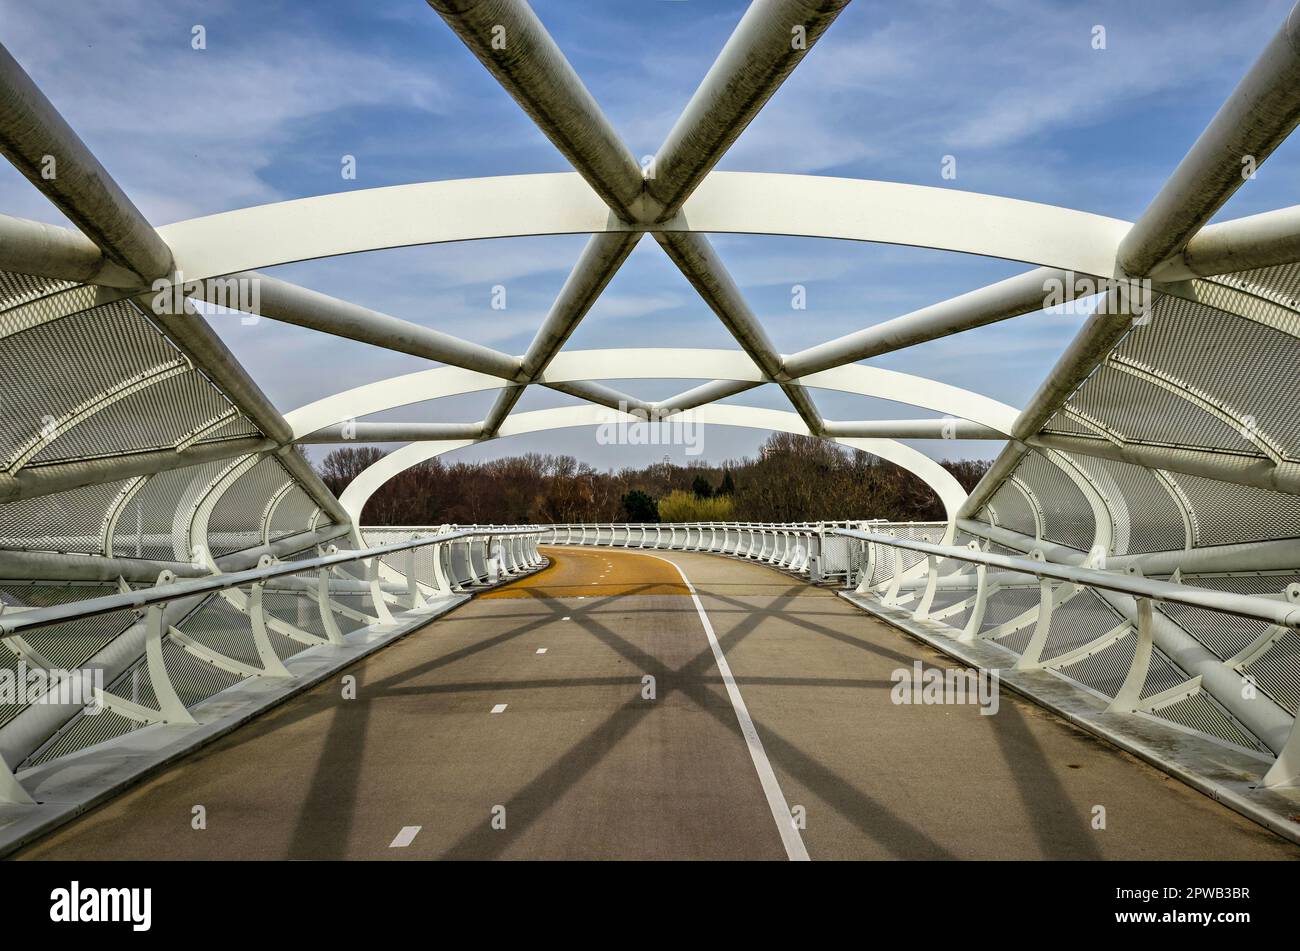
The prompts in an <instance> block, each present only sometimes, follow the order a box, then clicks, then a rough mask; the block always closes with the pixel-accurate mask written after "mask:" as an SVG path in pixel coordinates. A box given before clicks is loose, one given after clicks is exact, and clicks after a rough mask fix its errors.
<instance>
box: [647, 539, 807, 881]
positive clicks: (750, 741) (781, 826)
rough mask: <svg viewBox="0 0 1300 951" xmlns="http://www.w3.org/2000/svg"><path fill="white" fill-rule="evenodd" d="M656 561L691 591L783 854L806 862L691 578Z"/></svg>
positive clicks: (728, 666) (778, 786) (786, 804)
mask: <svg viewBox="0 0 1300 951" xmlns="http://www.w3.org/2000/svg"><path fill="white" fill-rule="evenodd" d="M650 557H651V558H659V556H658V555H650ZM659 560H660V561H667V562H668V564H670V565H672V566H673V567H674V568H676V569H677V573H678V574H679V575H681V577H682V582H683V583H684V584H685V585H686V590H687V591H689V592H690V593H691V600H692V601H693V602H694V603H695V611H696V613H697V614H699V616H700V623H701V624H702V625H703V626H704V633H705V636H707V637H708V639H709V647H710V648H712V650H713V660H714V661H715V662H716V663H717V665H718V673H719V674H720V675H721V676H722V683H723V685H724V686H725V687H726V688H727V698H728V699H729V700H731V708H732V709H733V710H734V711H735V712H736V720H737V722H739V724H740V732H741V733H742V734H744V737H745V745H746V746H747V747H749V758H750V759H751V760H753V761H754V770H755V771H756V772H757V773H758V781H759V784H760V785H761V786H762V787H763V795H764V796H765V797H767V807H768V809H770V810H771V812H772V818H773V819H774V820H775V821H776V831H777V832H779V833H780V835H781V843H782V844H783V845H784V846H785V854H786V856H787V857H788V858H789V859H790V861H792V862H807V861H808V860H809V859H808V849H807V848H806V847H805V846H804V844H803V836H801V835H800V834H799V830H798V829H797V828H795V824H794V820H793V818H791V815H790V805H789V803H787V802H786V799H785V793H783V792H782V791H781V784H780V783H779V782H777V779H776V773H775V772H774V771H773V769H772V763H771V762H770V761H769V760H768V758H767V751H766V750H764V749H763V741H762V739H760V738H759V735H758V729H757V728H756V727H755V726H754V721H753V719H751V718H750V716H749V708H748V707H746V706H745V699H744V697H742V696H741V695H740V688H739V687H738V686H736V678H735V677H733V676H732V674H731V665H730V664H728V663H727V658H726V656H725V655H724V654H723V653H722V645H721V644H719V643H718V636H717V635H716V634H715V633H713V625H712V624H711V623H710V622H709V616H708V615H707V614H705V613H704V605H703V604H701V603H700V596H699V595H698V594H696V593H695V585H693V584H691V579H690V578H688V577H686V572H684V571H682V566H681V565H679V564H677V562H675V561H668V559H667V558H659Z"/></svg>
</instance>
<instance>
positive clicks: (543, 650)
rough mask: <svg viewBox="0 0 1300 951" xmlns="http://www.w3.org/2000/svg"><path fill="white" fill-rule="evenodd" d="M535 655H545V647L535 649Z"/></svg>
mask: <svg viewBox="0 0 1300 951" xmlns="http://www.w3.org/2000/svg"><path fill="white" fill-rule="evenodd" d="M537 653H539V654H545V653H546V648H545V647H539V648H537Z"/></svg>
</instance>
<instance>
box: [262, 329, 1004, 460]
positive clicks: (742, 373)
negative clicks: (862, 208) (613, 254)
mask: <svg viewBox="0 0 1300 951" xmlns="http://www.w3.org/2000/svg"><path fill="white" fill-rule="evenodd" d="M702 377H710V378H711V377H717V378H719V379H727V380H738V381H745V382H752V383H763V382H764V379H763V374H762V372H761V371H760V370H759V369H758V367H756V366H755V365H754V362H753V361H752V360H751V359H750V358H749V357H748V356H747V355H746V354H745V353H744V351H741V350H706V349H681V350H674V349H659V348H627V349H616V350H579V351H567V352H561V353H559V354H557V355H556V357H555V359H554V360H553V361H552V362H551V365H550V366H549V367H548V368H547V370H546V373H545V374H544V375H543V376H542V378H541V380H540V382H543V383H570V382H577V381H588V380H618V379H629V380H631V379H643V380H653V379H696V378H702ZM799 382H800V383H802V384H804V385H806V386H812V387H816V388H819V389H828V390H838V391H840V392H843V393H852V394H855V395H858V396H870V397H876V398H879V399H886V400H892V401H894V402H897V403H906V404H908V405H911V406H917V407H921V408H923V409H930V410H934V411H936V412H940V413H946V414H948V415H951V416H955V417H958V418H961V419H968V420H970V421H971V422H975V423H980V424H981V425H984V426H988V427H990V428H992V429H996V430H997V431H998V432H1001V433H1009V432H1010V431H1011V427H1012V425H1013V424H1014V423H1015V420H1016V416H1017V415H1018V411H1017V410H1016V409H1015V408H1014V407H1011V406H1007V405H1006V404H1005V403H1000V402H998V401H997V400H993V399H989V398H988V397H985V396H981V395H979V394H978V393H972V392H970V391H969V390H964V389H961V388H960V387H956V386H950V385H949V384H947V383H940V382H938V381H936V380H930V379H927V378H926V377H919V376H913V375H912V374H910V373H901V372H899V371H897V370H885V369H881V368H880V367H869V366H859V365H851V366H843V367H836V368H834V369H831V370H823V371H821V372H820V373H814V374H811V375H809V376H806V377H803V378H801V379H800V381H799ZM502 385H504V381H503V380H501V379H500V378H498V377H494V376H489V375H488V374H486V373H478V372H476V371H474V370H462V369H459V368H457V367H438V368H436V369H433V370H417V371H416V372H414V373H407V374H404V375H402V376H395V377H390V378H388V379H386V380H379V381H376V382H374V383H367V384H364V385H362V386H358V387H355V388H353V389H351V390H345V391H343V392H341V393H335V394H334V395H332V396H327V397H325V398H324V399H321V400H317V401H316V402H314V403H308V404H307V405H306V406H301V407H299V408H298V409H296V410H293V411H292V412H290V413H286V414H285V420H286V421H287V422H288V423H289V425H290V427H291V428H292V429H293V434H294V437H295V438H296V439H301V438H302V437H304V436H308V435H310V434H311V433H314V432H317V431H318V430H321V429H324V428H325V427H327V426H334V425H337V424H338V423H341V422H344V421H346V420H352V419H358V418H360V417H362V416H369V415H370V414H372V413H378V412H382V411H383V410H389V409H395V408H397V407H399V406H409V405H411V404H412V403H420V402H423V401H425V400H432V399H439V398H441V397H444V396H459V395H462V394H465V393H474V392H479V391H481V390H489V389H495V388H497V387H500V386H502ZM702 409H703V407H702V408H700V409H696V410H694V412H696V413H697V414H698V413H699V412H701V410H702Z"/></svg>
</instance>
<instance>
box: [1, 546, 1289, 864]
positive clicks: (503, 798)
mask: <svg viewBox="0 0 1300 951" xmlns="http://www.w3.org/2000/svg"><path fill="white" fill-rule="evenodd" d="M547 554H548V555H549V556H550V557H551V559H552V561H553V563H552V565H551V566H550V567H548V568H547V569H545V570H544V571H542V572H539V573H538V574H536V575H533V576H532V577H529V578H525V579H523V580H521V581H519V582H517V583H515V584H513V585H511V586H509V587H507V588H503V589H499V590H497V591H495V592H493V593H490V594H488V595H486V596H481V597H479V598H476V599H475V600H473V601H471V602H469V603H467V604H465V605H464V606H462V607H460V608H459V609H457V610H456V611H454V612H452V613H451V614H449V615H447V616H445V617H444V618H442V619H440V620H437V621H434V622H432V623H431V624H429V625H428V626H427V627H425V628H424V629H422V630H420V631H418V632H416V633H414V634H412V635H410V636H408V637H406V638H404V639H403V640H401V641H399V642H397V643H396V644H394V645H392V646H391V647H388V648H386V649H385V650H383V651H381V652H379V653H377V654H375V655H372V656H371V657H370V658H368V659H366V660H364V661H362V662H360V663H358V664H356V665H354V666H353V667H351V668H349V669H347V670H346V671H342V672H340V673H339V674H338V675H337V676H336V677H335V678H334V679H333V680H332V681H330V682H328V683H325V684H322V685H320V686H319V687H317V688H315V689H313V690H310V691H307V692H305V693H303V694H301V695H299V696H298V697H296V698H294V699H293V700H291V701H289V702H287V703H286V704H284V705H282V706H281V707H279V708H277V709H275V710H273V711H271V712H269V713H268V714H266V715H265V716H263V717H261V718H260V719H258V720H256V721H254V722H252V723H250V724H248V725H246V726H244V727H242V728H241V729H239V730H237V731H235V732H234V733H232V734H230V735H229V736H227V737H225V738H224V739H222V740H220V741H218V742H216V743H214V744H212V745H211V746H208V747H206V748H204V749H202V750H199V751H197V752H195V753H194V754H193V755H191V756H189V757H188V758H186V759H185V760H183V761H181V762H180V763H178V764H176V765H175V766H173V767H171V768H169V769H168V770H166V771H165V772H162V773H160V774H159V775H157V776H155V777H154V778H152V779H150V780H148V781H146V782H145V783H143V784H141V785H140V786H138V787H135V788H134V789H132V790H130V791H128V792H127V793H125V794H123V795H122V796H120V797H118V798H117V799H115V800H113V801H112V802H110V803H108V804H106V805H104V806H102V807H100V808H98V809H96V810H94V811H92V812H90V813H88V814H87V815H85V816H83V817H81V818H79V819H78V820H76V821H75V822H73V823H71V824H69V825H68V826H65V827H63V828H62V829H60V830H57V831H56V832H54V833H53V834H51V835H50V836H48V837H46V838H45V839H44V840H42V841H41V842H39V843H37V844H35V845H33V846H31V847H29V848H28V849H27V850H26V851H25V852H24V853H22V855H21V856H20V857H22V858H60V859H100V858H114V859H116V858H192V859H206V858H274V859H283V858H293V859H340V858H394V859H431V858H453V859H491V858H506V859H526V858H560V859H566V858H570V859H578V858H596V859H614V858H627V859H633V858H635V859H687V858H689V859H771V860H786V859H789V858H802V857H803V856H805V855H806V856H808V857H810V858H812V859H849V858H870V859H888V858H909V859H913V858H928V859H950V858H1021V859H1034V858H1070V859H1149V858H1169V859H1175V858H1176V859H1194V858H1224V859H1239V858H1259V859H1287V858H1290V859H1295V858H1297V857H1300V849H1297V848H1296V847H1295V846H1293V845H1291V844H1290V843H1288V842H1286V841H1284V840H1283V839H1281V838H1279V837H1277V836H1274V835H1273V834H1271V833H1269V832H1266V831H1265V830H1263V829H1262V828H1260V827H1259V826H1257V825H1255V824H1254V823H1252V822H1249V821H1247V820H1246V819H1243V818H1241V817H1240V816H1238V815H1237V814H1236V813H1234V812H1232V811H1230V810H1228V809H1227V808H1225V807H1223V806H1221V805H1219V804H1218V803H1215V802H1214V801H1212V800H1211V799H1209V798H1208V797H1206V796H1204V795H1202V794H1201V793H1198V792H1196V791H1194V790H1192V789H1190V788H1188V787H1187V786H1184V785H1183V784H1181V783H1179V782H1177V781H1176V780H1173V779H1171V778H1169V777H1167V776H1166V775H1165V774H1163V773H1161V772H1159V771H1157V770H1155V769H1153V768H1151V767H1149V766H1147V765H1146V764H1144V763H1141V762H1140V761H1138V760H1136V759H1134V758H1133V757H1131V756H1128V755H1127V754H1124V753H1122V752H1119V751H1117V750H1115V749H1114V748H1112V747H1110V746H1108V745H1106V744H1104V743H1102V742H1101V741H1099V740H1097V739H1095V738H1093V737H1092V736H1091V735H1089V734H1087V733H1084V732H1083V731H1081V730H1078V729H1076V728H1074V727H1073V726H1071V725H1069V724H1067V723H1066V722H1064V721H1062V720H1061V719H1059V718H1057V717H1055V716H1054V715H1052V714H1050V713H1048V712H1047V711H1045V710H1043V709H1041V708H1039V707H1037V706H1035V705H1033V704H1032V703H1029V702H1027V701H1024V700H1021V699H1019V698H1018V697H1016V696H1015V695H1014V694H1012V693H1010V692H1009V691H1003V692H1002V694H1001V697H1000V705H999V709H998V712H997V713H996V715H993V716H983V715H981V714H980V712H979V707H978V706H976V705H962V706H958V705H947V706H902V705H895V704H894V703H892V702H891V700H890V688H891V687H892V686H893V683H892V682H891V680H890V675H891V673H892V672H893V671H895V670H896V669H898V668H910V667H911V666H912V664H913V662H914V661H917V660H920V661H922V662H923V663H924V664H926V665H928V666H938V667H950V666H952V665H951V662H949V661H947V660H946V659H945V658H944V657H943V656H942V655H940V654H938V653H937V652H935V651H933V650H931V649H929V648H928V647H925V646H924V645H921V644H920V643H918V642H916V641H913V640H912V639H910V638H908V637H907V636H906V635H904V634H902V633H901V632H899V631H897V630H896V629H894V628H892V627H890V626H888V625H886V624H884V623H883V622H880V621H878V620H875V619H873V618H871V617H869V616H867V615H865V614H863V613H862V612H860V611H858V610H857V609H855V608H854V607H853V606H852V605H850V604H848V603H846V602H845V601H843V600H842V599H840V598H838V597H836V596H835V595H834V594H833V592H831V591H828V590H824V589H818V588H814V587H811V586H808V585H806V584H803V583H801V582H798V581H795V580H793V579H791V578H789V577H787V576H785V575H782V574H780V573H779V572H777V571H774V570H772V569H769V568H766V567H762V566H758V565H753V564H746V563H743V562H738V561H735V560H732V559H725V558H721V557H717V556H710V555H700V554H688V553H670V554H669V555H667V556H663V557H656V556H653V555H648V554H637V553H631V552H624V551H618V550H601V549H588V550H574V549H549V550H547ZM664 557H670V558H671V562H669V561H666V560H664ZM677 566H680V568H681V569H682V571H684V572H685V576H686V578H688V579H689V582H690V584H691V585H693V587H694V589H696V590H697V591H698V602H697V600H696V598H695V597H693V596H692V593H691V588H690V587H688V585H687V584H686V583H684V580H683V576H682V575H681V574H679V572H678V567H677ZM720 659H721V663H720V662H719V661H720ZM345 674H347V675H352V676H355V677H356V679H357V685H358V686H357V697H356V698H355V699H344V698H343V696H342V693H343V691H342V687H341V684H342V678H343V676H344V675H345ZM198 805H201V806H203V807H204V811H205V813H206V829H201V830H199V829H194V828H193V827H192V826H193V824H192V816H193V810H194V807H195V806H198ZM1096 806H1102V807H1104V809H1105V828H1102V829H1098V828H1094V815H1095V807H1096Z"/></svg>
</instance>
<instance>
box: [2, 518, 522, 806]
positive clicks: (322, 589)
mask: <svg viewBox="0 0 1300 951" xmlns="http://www.w3.org/2000/svg"><path fill="white" fill-rule="evenodd" d="M362 531H363V532H364V533H365V535H366V536H369V537H371V538H372V539H374V538H375V537H376V536H380V537H381V538H382V540H383V541H384V542H386V543H384V544H377V545H371V546H370V547H365V548H357V549H348V550H342V551H340V550H338V548H337V547H335V546H333V545H331V546H329V548H328V549H327V550H324V551H323V553H322V554H320V555H318V556H316V557H311V558H299V559H293V560H289V561H277V560H276V559H275V558H274V557H273V556H272V555H270V554H263V555H262V556H261V557H260V558H259V560H258V563H257V567H255V568H250V569H246V570H242V571H229V572H222V571H220V570H219V569H218V568H217V567H216V565H215V563H209V564H208V565H206V566H205V567H207V568H208V570H210V571H212V572H213V573H212V574H209V575H203V576H200V577H186V578H177V576H176V574H175V573H174V572H173V571H171V570H164V571H162V572H161V573H160V574H159V575H158V577H157V579H156V581H155V582H154V583H153V584H152V585H151V586H145V587H138V588H132V587H131V586H130V585H129V584H128V583H127V582H126V581H124V580H119V589H120V590H119V592H118V593H117V594H110V595H104V596H100V597H91V598H85V599H82V600H72V601H66V602H64V603H59V604H51V605H45V606H40V607H13V606H11V605H0V640H2V641H3V642H4V643H5V644H6V645H7V646H8V647H10V648H11V649H13V651H14V652H15V653H16V654H17V655H18V656H19V657H21V658H22V659H23V661H24V663H26V664H27V665H28V666H29V668H30V669H32V670H37V671H40V673H41V675H42V679H43V682H45V683H47V684H48V693H47V694H46V695H45V697H44V698H43V699H42V700H41V701H40V702H48V703H54V702H63V700H61V699H60V698H65V699H67V698H73V700H72V701H70V702H78V703H80V704H81V705H83V706H84V708H85V710H93V711H94V712H95V713H101V712H103V711H107V713H108V714H110V715H116V716H117V717H118V718H121V719H124V720H127V721H133V722H134V723H136V724H138V725H145V724H153V723H158V724H195V723H196V720H195V718H194V716H193V714H192V713H191V712H190V708H191V707H192V706H193V705H194V703H195V702H198V701H199V700H203V699H207V697H208V696H211V692H203V693H202V694H200V695H199V696H197V697H195V696H193V692H192V691H191V690H188V689H187V687H188V686H189V685H188V684H187V683H185V682H182V681H179V680H178V674H177V671H178V670H183V668H182V667H178V665H177V664H176V662H175V657H176V653H177V651H178V650H179V651H183V652H185V653H186V654H188V655H189V656H190V657H191V658H192V659H193V660H196V661H198V662H200V663H201V664H203V665H210V667H211V668H215V669H217V670H219V671H222V672H224V674H226V675H229V676H230V677H232V678H233V680H235V681H238V680H242V679H245V678H250V677H256V678H272V679H282V680H290V681H291V680H292V679H293V674H292V673H291V672H290V671H289V669H288V668H287V667H286V666H285V664H284V660H285V659H286V656H285V655H286V654H288V653H292V652H294V649H291V650H289V651H286V650H285V649H284V647H283V645H284V644H286V643H288V642H289V641H294V642H297V645H298V646H297V647H296V650H298V651H300V650H302V649H304V645H305V646H317V645H324V644H332V645H336V646H337V645H342V644H345V643H347V641H346V640H345V635H344V632H343V630H342V628H343V627H346V628H348V630H355V629H356V628H357V627H358V626H365V625H368V624H376V623H381V624H392V623H394V622H395V621H396V620H398V619H397V618H394V616H393V611H394V610H396V611H398V612H401V611H405V610H412V611H413V610H418V609H420V608H422V607H424V606H425V598H426V597H435V598H436V597H441V596H449V595H452V594H453V593H456V592H460V591H464V590H466V589H467V588H468V587H471V586H474V585H484V584H492V583H496V582H498V581H503V580H506V579H508V578H510V577H513V576H516V575H519V574H522V573H525V572H528V571H531V570H532V569H535V568H537V567H538V566H540V565H541V564H542V563H543V562H544V560H545V559H544V558H543V556H542V555H541V554H540V553H539V552H538V549H537V540H538V536H539V532H538V530H537V528H536V527H533V526H492V527H482V526H473V527H467V528H453V527H451V526H441V527H440V528H433V529H428V528H425V529H391V528H387V527H384V528H374V529H363V530H362ZM393 535H397V536H401V537H400V538H397V539H396V540H394V539H393V538H387V537H383V536H393ZM335 571H338V572H339V574H338V575H335V574H334V572H335ZM214 595H216V596H219V597H220V598H223V599H224V600H225V601H226V602H227V606H228V611H227V613H229V614H234V615H235V616H236V617H238V616H240V615H242V616H243V617H244V619H245V621H246V624H247V627H246V629H245V630H244V632H243V637H242V638H241V637H239V636H238V632H237V631H235V630H233V629H231V628H229V627H227V628H226V629H223V630H220V631H216V630H210V629H204V630H202V631H198V630H194V629H189V630H188V631H183V630H181V626H185V625H184V624H183V622H182V621H181V620H180V617H182V616H184V617H189V616H191V615H192V614H193V612H194V611H195V610H197V609H198V607H199V606H201V605H208V604H209V603H210V599H211V598H212V596H214ZM277 598H279V599H280V601H279V602H277V603H280V604H284V603H286V602H287V603H288V604H290V605H292V606H294V607H295V608H296V609H297V613H296V616H295V618H294V620H293V621H289V620H287V619H286V618H284V617H281V616H276V614H275V613H273V611H272V610H270V609H269V608H270V605H271V603H273V602H275V599H277ZM313 602H314V605H315V609H316V616H315V617H310V616H307V615H304V613H303V611H302V607H303V606H304V605H305V604H308V603H313ZM131 614H135V616H136V618H137V619H140V618H143V639H144V650H143V654H144V657H143V663H142V667H143V672H144V674H145V675H146V678H145V679H146V681H147V683H146V684H142V683H141V682H140V679H141V678H139V677H138V674H139V672H140V671H139V670H134V671H133V674H134V675H136V676H131V677H129V678H127V677H120V678H117V679H116V680H115V682H114V684H112V685H110V686H109V687H108V688H105V687H104V686H103V684H102V682H95V680H94V678H93V676H92V675H93V673H94V672H93V671H90V670H76V671H74V670H67V669H62V668H60V666H59V665H58V664H57V663H56V662H55V661H54V660H51V659H50V657H49V656H47V655H53V656H55V657H58V656H60V653H61V651H60V647H59V640H58V637H57V634H58V633H59V632H63V633H65V634H66V636H68V637H75V636H77V631H78V625H80V624H84V622H85V621H86V620H87V619H90V618H96V617H100V616H105V615H116V616H118V617H123V616H125V617H129V616H130V615H131ZM45 631H53V632H55V633H56V636H54V637H46V638H44V639H43V640H42V641H40V642H39V646H37V645H36V644H34V643H33V642H32V638H33V637H34V636H35V635H37V634H38V633H39V632H45ZM213 635H216V636H215V637H214V636H213ZM286 639H287V640H286ZM169 660H170V661H171V667H170V668H169ZM101 676H102V675H101ZM181 676H183V674H182V675H181ZM128 683H129V684H130V685H131V688H132V689H131V690H130V693H131V694H132V696H131V698H130V699H128V697H127V696H126V695H125V694H126V693H127V691H126V690H124V689H122V687H123V686H124V685H125V684H128ZM142 697H144V698H147V699H142ZM50 698H53V699H50ZM84 745H85V744H81V745H78V746H75V747H73V748H69V749H62V748H60V747H58V746H57V745H56V747H55V749H54V750H53V751H51V752H54V753H66V752H72V751H75V749H80V748H84ZM52 758H56V757H55V756H51V755H46V756H43V757H42V758H41V760H40V761H41V762H48V761H49V760H50V759H52ZM0 802H9V803H30V802H31V798H30V797H29V796H28V794H27V792H26V791H25V790H24V789H23V787H22V785H21V784H20V783H19V782H18V780H17V779H16V778H15V777H14V774H13V773H12V772H11V771H10V769H9V767H8V766H7V765H6V764H5V762H4V760H3V758H0Z"/></svg>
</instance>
